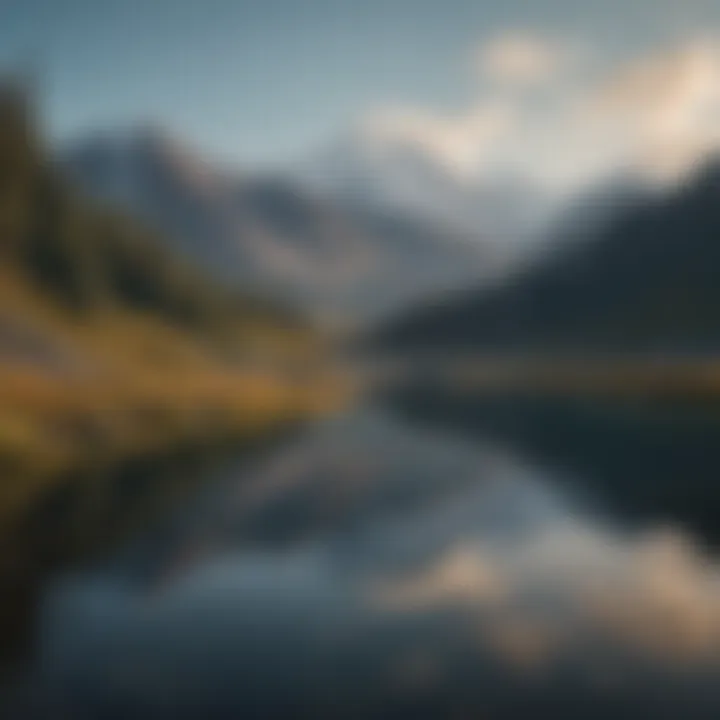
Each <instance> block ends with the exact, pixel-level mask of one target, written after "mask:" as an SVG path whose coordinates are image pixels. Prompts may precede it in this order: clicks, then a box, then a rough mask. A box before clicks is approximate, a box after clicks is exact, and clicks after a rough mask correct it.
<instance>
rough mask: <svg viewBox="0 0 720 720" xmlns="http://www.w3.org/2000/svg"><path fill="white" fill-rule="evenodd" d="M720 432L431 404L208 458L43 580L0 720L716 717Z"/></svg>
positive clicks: (662, 412) (694, 421)
mask: <svg viewBox="0 0 720 720" xmlns="http://www.w3.org/2000/svg"><path fill="white" fill-rule="evenodd" d="M719 430H720V423H719V422H718V421H717V420H716V419H715V416H714V413H712V412H708V411H700V410H699V409H692V408H690V409H688V408H684V409H678V408H648V407H643V406H638V405H626V406H618V405H617V404H615V405H611V404H602V403H600V402H597V401H593V402H590V401H587V402H584V403H579V402H575V401H572V402H558V401H555V400H548V399H543V398H538V397H535V398H528V397H524V398H523V397H519V398H508V397H503V398H500V397H496V398H493V399H487V398H486V399H485V400H483V401H480V400H479V399H478V398H465V399H464V400H463V401H462V402H460V401H457V400H456V401H454V402H450V401H447V399H446V400H445V401H443V400H442V399H438V398H430V399H428V398H425V399H418V398H415V399H414V400H412V401H407V399H405V401H401V400H399V401H396V402H393V403H390V404H389V405H386V406H384V407H383V406H381V405H379V404H373V403H371V402H369V403H368V404H367V405H366V406H364V407H360V408H357V409H355V410H353V411H351V412H348V413H347V414H346V415H343V416H340V417H334V418H330V419H326V420H323V421H321V422H318V423H316V424H314V425H312V426H310V427H307V428H304V429H302V430H300V431H298V432H297V433H293V434H292V435H291V436H289V437H287V438H284V439H282V440H280V441H278V442H277V443H275V444H274V445H273V446H272V447H268V448H265V449H263V450H262V451H259V452H257V453H255V454H253V456H252V457H249V458H248V457H242V458H233V457H225V458H224V459H222V460H219V461H217V462H215V463H213V464H211V465H209V466H207V467H205V466H202V467H200V466H199V467H197V468H195V469H194V470H193V474H194V475H195V476H197V477H198V478H199V481H193V482H188V483H185V484H184V485H183V491H182V492H178V491H173V492H170V491H169V490H164V491H162V492H161V493H160V501H159V502H154V503H153V504H152V507H153V508H154V509H153V511H152V512H149V511H148V512H139V513H137V512H135V511H134V510H133V517H135V516H137V519H135V520H133V522H124V521H123V523H121V524H122V531H121V532H118V533H117V534H116V535H114V536H113V537H114V539H113V541H112V542H107V543H106V544H103V546H102V547H101V549H100V550H96V551H95V552H93V553H92V555H90V556H89V555H86V554H84V553H77V555H76V556H74V558H73V561H72V562H65V563H59V564H57V565H55V566H53V570H52V572H48V573H46V574H44V575H43V577H42V581H39V582H38V583H37V587H36V588H35V590H36V593H35V597H37V605H36V606H34V609H35V612H34V615H33V618H32V628H33V631H32V633H31V634H30V636H29V639H28V640H27V643H26V645H27V647H26V648H25V650H26V652H25V653H24V656H23V661H22V662H20V663H18V664H17V666H16V667H15V669H14V671H13V672H12V673H11V674H10V676H9V678H8V680H7V681H6V690H5V693H4V695H5V700H6V713H7V716H8V717H17V718H26V717H28V718H65V717H67V718H87V719H94V718H102V719H103V720H104V719H105V718H108V719H114V718H117V719H120V718H133V719H135V718H139V719H141V720H144V719H145V718H148V719H149V718H161V719H165V718H167V719H168V720H169V719H170V718H173V719H174V720H177V719H182V718H196V717H202V718H223V719H224V718H227V719H228V720H229V719H230V718H240V717H242V718H255V717H258V718H265V717H293V718H294V717H303V718H306V717H311V718H314V717H318V718H326V717H327V718H336V717H342V718H347V717H350V718H353V717H358V718H360V717H362V718H365V717H373V718H375V717H377V718H525V717H530V716H535V715H538V716H542V717H545V716H547V717H555V718H564V717H568V718H580V717H582V718H608V717H613V718H619V717H648V718H679V717H683V718H717V717H720V684H718V680H720V602H719V601H720V574H719V573H718V571H717V568H716V567H715V565H714V564H713V562H712V557H713V553H714V550H713V548H714V547H715V543H716V541H717V540H718V539H719V538H720V503H719V502H718V498H719V497H720V495H719V494H718V491H717V490H716V486H717V478H718V477H720V474H719V472H720V442H718V441H717V438H718V437H720V433H719V432H718V431H719ZM155 484H156V483H155V482H154V478H153V477H152V473H150V474H149V475H148V476H147V477H144V478H141V479H140V480H139V481H137V482H135V483H130V484H129V485H126V486H124V489H123V490H122V491H121V493H120V496H118V495H116V496H114V497H115V499H114V500H113V501H112V502H111V503H110V505H109V507H110V511H109V514H107V513H106V514H104V515H102V516H98V515H97V512H96V508H97V507H98V506H97V505H90V506H89V507H90V509H89V510H88V509H86V510H85V513H86V515H85V516H81V517H90V518H95V519H96V522H97V518H98V517H101V518H102V522H101V524H103V525H104V524H106V523H108V522H110V518H111V517H112V515H113V513H119V512H120V511H119V510H113V508H118V507H120V505H118V504H117V500H118V497H123V498H125V501H124V502H125V504H126V505H128V504H129V505H130V506H132V505H133V503H132V499H133V498H134V497H137V496H138V495H141V494H143V493H147V492H148V488H149V487H153V486H154V485H155ZM163 487H164V486H163ZM76 504H77V503H69V504H68V503H67V502H66V503H65V505H62V506H58V507H56V508H55V509H54V510H53V513H51V515H50V516H49V517H54V518H56V519H57V517H58V516H62V517H64V516H65V515H67V514H68V513H77V512H78V510H77V507H75V505H76ZM140 505H141V506H142V507H143V508H145V507H146V506H147V503H144V502H143V503H140ZM80 522H81V523H85V522H87V521H86V520H81V521H80ZM57 527H61V528H63V532H65V530H66V528H67V526H66V525H58V526H57ZM73 527H74V526H73Z"/></svg>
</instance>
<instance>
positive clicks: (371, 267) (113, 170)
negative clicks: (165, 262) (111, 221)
mask: <svg viewBox="0 0 720 720" xmlns="http://www.w3.org/2000/svg"><path fill="white" fill-rule="evenodd" d="M60 163H61V165H62V166H63V167H64V169H65V172H66V174H67V175H69V176H70V177H71V178H72V180H73V181H74V182H75V184H76V185H78V186H80V187H81V188H82V189H83V190H84V191H86V192H88V193H90V194H91V195H93V196H94V197H95V198H96V199H99V200H102V201H105V202H106V203H108V204H110V205H113V206H116V207H118V208H121V209H125V210H128V211H130V212H132V213H133V214H134V215H135V216H137V217H139V218H140V219H142V220H144V221H145V222H147V223H149V224H150V225H151V226H153V227H155V228H157V229H158V230H160V231H162V233H163V235H164V236H165V237H167V238H172V243H173V244H174V246H175V249H179V250H180V251H181V252H182V254H183V255H185V256H186V257H188V258H191V259H192V260H194V261H195V262H197V263H198V264H200V265H201V266H203V267H204V268H207V269H210V270H212V271H213V272H214V273H215V274H216V276H217V277H220V278H222V280H223V281H228V280H229V281H231V282H233V283H237V284H240V285H242V286H243V287H245V288H253V287H256V288H259V289H261V290H262V291H263V292H264V293H265V294H268V293H269V294H271V295H274V296H276V297H278V298H281V299H283V300H285V301H290V302H291V303H293V304H295V305H296V306H297V307H299V308H301V309H303V310H306V311H309V312H310V313H311V314H313V315H314V316H315V317H320V318H324V319H329V320H334V319H340V320H346V319H348V318H349V319H353V320H357V319H361V320H363V321H367V320H368V319H372V318H376V317H381V316H382V315H383V314H384V313H387V312H391V311H398V310H399V309H400V308H407V307H408V306H410V305H411V304H413V303H415V302H418V301H420V300H421V299H423V298H425V297H426V296H428V295H432V294H435V293H437V292H439V291H441V290H443V289H447V288H451V287H456V286H459V285H467V284H470V283H473V282H477V281H479V280H480V279H482V278H484V277H486V276H488V275H489V274H492V273H494V272H496V271H497V270H496V269H497V267H498V265H500V264H501V261H500V259H499V258H498V257H497V251H496V250H494V249H493V248H492V247H491V245H490V243H489V242H487V241H483V240H482V239H481V237H480V232H479V231H477V232H470V231H469V230H467V229H460V228H457V227H453V226H452V225H450V224H449V223H448V224H443V223H441V222H440V221H438V220H432V219H430V218H427V217H423V216H421V215H420V214H419V213H416V214H414V215H413V214H412V213H410V212H408V213H402V212H398V210H397V208H391V207H390V206H388V205H384V204H381V203H361V202H354V201H353V198H352V197H346V198H345V200H343V199H342V198H341V196H340V194H339V193H332V198H331V197H329V194H326V195H325V196H323V194H322V192H320V190H319V189H317V188H314V189H312V190H311V189H308V187H314V186H313V185H312V183H309V182H308V183H303V182H302V181H301V180H299V179H296V180H295V181H294V182H293V181H291V180H288V179H284V178H276V177H254V176H253V177H243V176H242V175H239V174H236V173H232V172H227V171H226V170H224V169H221V168H219V167H216V166H215V165H213V163H211V162H209V161H207V160H205V159H203V158H202V157H200V156H199V155H198V154H197V153H193V152H192V151H190V150H188V149H187V148H186V147H185V146H184V145H183V144H181V143H179V142H177V141H175V140H173V139H171V138H170V137H169V136H168V135H167V134H166V133H165V132H163V131H159V130H157V129H154V128H135V129H133V130H130V131H127V132H124V133H111V134H106V135H97V136H95V137H92V138H87V139H85V140H82V141H80V142H78V143H75V144H74V145H73V146H72V147H70V148H67V149H66V150H65V151H64V152H63V154H62V156H61V158H60ZM478 227H480V225H478Z"/></svg>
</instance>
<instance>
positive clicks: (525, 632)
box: [373, 525, 720, 670]
mask: <svg viewBox="0 0 720 720" xmlns="http://www.w3.org/2000/svg"><path fill="white" fill-rule="evenodd" d="M373 601H374V602H375V603H376V604H377V605H379V607H381V608H382V609H384V610H386V611H388V612H398V611H404V612H418V611H428V610H432V609H441V608H444V607H445V608H446V607H457V606H458V605H460V606H462V607H464V608H466V609H467V610H470V611H473V612H474V613H475V622H476V623H477V639H478V643H479V644H480V645H482V646H483V647H486V648H489V649H490V650H491V651H492V652H494V653H495V654H496V656H497V657H499V658H501V659H503V660H505V661H508V662H509V663H510V664H511V665H513V666H515V667H516V668H517V669H518V670H526V669H528V667H537V666H538V665H539V664H544V665H548V664H551V663H552V662H553V661H555V660H556V659H557V658H558V657H561V656H563V655H565V656H569V655H576V654H577V652H576V651H578V650H582V649H583V648H586V649H587V648H595V649H596V650H600V649H602V648H605V649H610V650H612V651H613V652H614V653H615V654H617V655H618V656H619V657H626V658H627V657H634V658H639V657H642V658H645V660H646V661H647V662H648V663H659V664H664V665H666V666H668V667H687V666H688V665H689V664H690V665H693V664H694V665H698V664H699V665H704V666H706V667H715V666H716V664H717V663H718V662H719V661H720V572H719V568H718V566H717V565H713V564H711V563H709V562H708V560H707V559H706V558H705V557H704V556H703V555H702V554H701V553H700V552H699V551H698V550H697V549H696V548H695V547H694V546H693V545H692V544H691V543H689V541H688V539H687V538H686V537H685V536H683V535H682V534H679V533H677V532H672V531H662V532H657V533H655V534H653V535H651V536H649V537H645V538H640V539H636V540H623V539H622V538H619V537H615V536H613V535H611V534H610V533H608V532H604V531H603V530H602V529H592V528H589V527H582V526H574V525H568V526H566V527H559V528H555V529H550V530H548V531H546V532H545V533H544V534H543V535H541V536H540V537H537V538H535V539H533V540H532V541H530V542H528V543H527V544H522V545H519V546H515V547H511V548H509V549H508V548H506V549H502V548H498V547H483V546H482V545H478V546H476V547H474V548H470V547H467V546H463V547H460V548H458V549H456V550H453V551H451V552H450V553H449V554H448V555H446V556H445V557H444V558H442V559H441V560H440V561H439V562H438V563H437V564H436V565H434V566H433V567H431V568H430V569H428V570H427V571H425V572H423V573H421V574H419V575H418V576H417V577H414V578H411V579H409V580H406V581H404V582H400V583H396V584H394V585H392V586H390V587H383V588H381V590H380V592H377V593H376V594H375V595H374V596H373ZM591 655H592V653H591V654H589V655H587V653H586V656H587V658H588V660H591V659H592V657H591Z"/></svg>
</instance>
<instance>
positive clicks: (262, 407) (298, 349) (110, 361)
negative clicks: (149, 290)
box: [0, 278, 351, 529]
mask: <svg viewBox="0 0 720 720" xmlns="http://www.w3.org/2000/svg"><path fill="white" fill-rule="evenodd" d="M0 279H1V278H0ZM0 307H3V308H6V309H8V310H10V311H11V312H12V317H13V318H14V321H15V322H18V321H19V319H21V320H22V323H23V327H24V328H27V329H28V330H31V331H33V332H34V333H35V334H36V335H37V336H38V337H40V338H42V339H43V341H44V342H46V343H47V345H48V348H49V350H48V355H49V358H48V359H47V361H46V362H31V361H28V360H27V359H23V358H22V357H14V356H13V354H12V353H9V354H6V356H3V354H2V346H1V345H0V529H2V528H3V527H4V526H5V525H6V524H7V521H8V520H9V519H12V518H15V517H18V516H21V515H22V514H23V512H24V509H26V508H27V507H28V506H29V505H30V504H32V503H33V502H34V501H35V500H36V499H37V498H38V497H39V495H40V494H42V492H43V491H44V490H46V489H48V488H50V487H53V486H54V484H55V483H57V482H59V481H60V480H61V479H62V478H63V477H66V476H68V474H69V473H72V472H73V471H74V470H76V469H77V470H82V469H84V468H87V467H88V466H90V467H94V466H95V465H97V466H100V467H102V466H103V465H104V464H107V465H110V464H112V463H115V462H119V461H123V460H125V459H131V458H133V457H138V456H140V457H142V456H152V455H153V454H155V453H164V452H168V451H171V450H172V449H173V448H183V447H186V446H190V445H200V444H212V443H216V442H223V441H230V440H238V441H240V440H247V439H249V438H252V437H255V436H258V435H261V434H263V433H267V432H269V431H271V430H272V429H273V428H278V427H281V426H283V425H286V424H289V423H292V422H296V421H299V420H301V419H303V418H307V417H309V416H313V415H317V414H320V413H325V412H330V411H332V410H334V409H335V408H337V407H339V406H340V405H341V404H342V403H343V402H345V401H346V399H347V397H348V394H349V393H350V391H351V387H350V383H349V382H348V380H347V378H346V377H343V375H342V374H341V373H339V372H335V371H330V370H329V369H328V368H327V364H326V363H324V362H323V361H322V358H321V357H320V356H319V355H318V354H317V353H314V352H313V351H312V349H311V348H312V343H311V342H309V341H308V340H307V338H301V337H300V336H299V334H298V333H297V332H295V331H293V333H288V337H287V339H286V338H284V337H283V330H282V328H269V327H268V328H265V329H264V330H266V332H265V333H264V334H263V332H261V330H263V328H260V327H258V328H257V332H249V331H248V330H247V329H246V330H245V331H244V333H243V340H244V342H243V343H242V344H240V343H237V342H236V344H234V345H232V346H228V347H226V348H218V347H216V346H213V345H212V344H210V343H205V342H202V341H200V340H198V339H194V338H192V337H190V336H189V335H187V334H185V333H183V332H181V331H180V330H178V329H176V328H173V327H169V326H167V325H163V324H162V323H160V322H158V321H156V320H153V319H150V318H144V317H140V316H137V315H122V314H104V315H103V316H102V317H98V318H96V319H95V320H93V321H92V322H87V321H86V322H85V323H79V322H69V321H68V318H67V317H64V316H62V314H60V313H58V312H57V311H56V310H54V309H53V308H51V307H47V306H45V305H43V304H42V303H41V302H37V300H36V299H35V298H34V297H32V296H25V295H24V291H23V288H22V285H21V284H17V283H15V284H13V283H7V284H4V285H2V289H1V290H0ZM53 353H56V354H57V358H58V360H57V362H55V361H54V359H53Z"/></svg>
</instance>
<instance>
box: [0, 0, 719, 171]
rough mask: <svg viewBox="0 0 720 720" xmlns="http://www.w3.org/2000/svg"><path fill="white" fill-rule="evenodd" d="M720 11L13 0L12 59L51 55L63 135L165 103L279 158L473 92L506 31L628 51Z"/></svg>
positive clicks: (50, 110) (290, 0)
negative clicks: (379, 111) (486, 47)
mask: <svg viewBox="0 0 720 720" xmlns="http://www.w3.org/2000/svg"><path fill="white" fill-rule="evenodd" d="M713 6H715V7H713ZM714 23H718V26H720V3H716V2H715V3H714V2H712V1H708V0H690V1H689V2H688V0H685V2H681V1H680V0H604V1H601V0H597V1H596V2H579V1H578V0H525V1H522V0H505V2H503V3H499V2H496V1H495V0H253V1H251V0H0V62H1V63H3V64H7V65H12V64H13V63H20V64H22V63H23V62H25V61H31V60H32V62H34V63H35V64H36V65H37V67H38V68H39V70H40V74H41V76H42V86H43V100H44V103H45V110H46V113H47V122H48V125H49V129H50V131H51V133H52V135H53V137H56V138H67V137H71V136H73V135H76V134H81V133H83V132H85V131H87V130H89V129H93V128H96V127H105V126H107V125H110V124H120V125H124V124H127V123H131V122H136V121H142V120H147V119H152V120H157V121H160V122H161V123H163V124H166V125H168V126H170V127H172V128H174V129H175V130H176V131H177V132H178V133H180V134H182V135H185V136H187V137H189V138H190V139H191V140H192V141H193V142H195V143H196V144H198V145H199V146H200V147H202V148H204V149H206V150H209V151H211V152H214V153H216V154H218V155H224V156H226V157H228V158H230V159H232V160H238V161H241V162H246V163H249V164H254V163H266V162H269V163H273V162H278V161H283V160H285V159H288V158H292V157H295V156H298V155H301V154H302V153H303V152H306V151H308V150H309V149H310V148H312V147H313V146H316V145H319V144H321V143H322V142H323V141H325V140H327V139H328V138H329V137H330V136H332V135H333V134H334V133H338V132H340V131H341V130H342V129H343V128H344V127H347V126H348V125H349V124H350V123H351V122H352V121H353V120H354V119H356V118H358V117H361V116H363V115H365V114H366V113H368V112H369V111H371V110H373V109H374V108H377V107H384V106H388V105H398V104H409V105H415V106H418V105H419V106H424V107H430V108H435V109H438V110H443V109H448V108H450V109H451V108H454V107H458V106H461V105H462V104H463V103H464V102H466V101H467V98H468V95H469V94H471V93H472V87H471V86H472V79H471V75H472V73H471V72H470V71H469V66H470V58H471V56H472V51H473V48H474V47H476V46H478V45H479V44H480V43H481V42H482V41H483V39H486V38H489V37H492V36H493V35H495V34H497V33H501V32H504V31H507V30H513V29H528V28H529V29H533V30H538V31H542V32H551V33H555V34H556V35H557V34H560V35H563V36H568V37H578V38H585V37H591V38H592V39H593V40H594V41H595V42H596V45H597V46H598V47H599V48H600V49H601V51H602V53H603V55H604V57H605V59H606V60H607V61H612V60H613V59H615V58H616V57H618V56H622V55H623V54H624V53H629V52H634V51H635V50H637V48H638V47H642V46H643V45H651V44H653V43H657V42H660V41H662V39H663V38H664V37H666V36H668V35H671V34H677V33H681V32H686V31H687V32H692V31H694V30H698V29H707V27H709V26H712V25H713V24H714Z"/></svg>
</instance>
